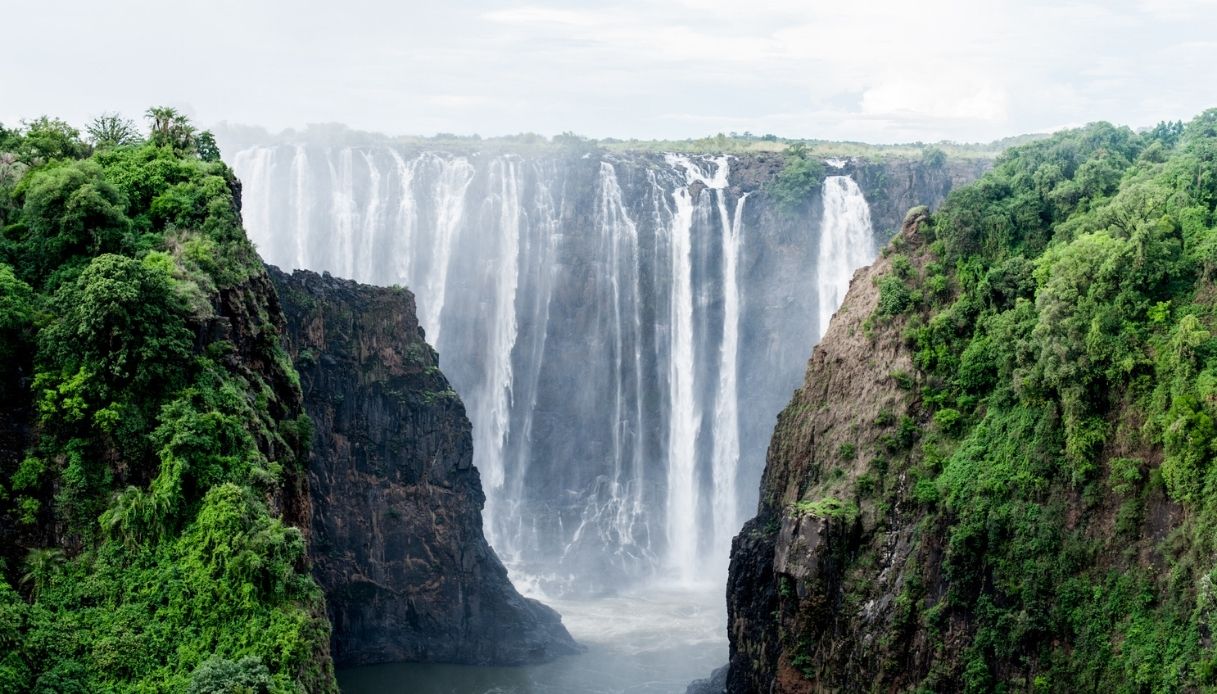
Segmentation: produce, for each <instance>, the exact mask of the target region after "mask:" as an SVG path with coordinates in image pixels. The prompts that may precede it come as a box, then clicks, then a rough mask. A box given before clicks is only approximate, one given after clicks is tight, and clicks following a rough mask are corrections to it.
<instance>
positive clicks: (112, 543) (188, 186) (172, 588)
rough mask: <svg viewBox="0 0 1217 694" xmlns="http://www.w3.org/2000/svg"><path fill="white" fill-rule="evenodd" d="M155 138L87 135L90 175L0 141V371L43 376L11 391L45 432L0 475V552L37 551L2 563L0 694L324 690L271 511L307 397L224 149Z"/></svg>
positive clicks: (156, 122) (176, 133)
mask: <svg viewBox="0 0 1217 694" xmlns="http://www.w3.org/2000/svg"><path fill="white" fill-rule="evenodd" d="M150 116H151V119H152V127H153V133H152V136H151V138H150V142H147V143H145V142H140V141H138V139H137V138H136V137H135V135H134V129H133V126H131V124H130V123H128V122H126V121H123V120H122V119H121V118H119V117H117V116H114V115H112V114H111V115H106V116H103V117H101V118H99V119H96V120H95V121H94V122H93V123H92V124H91V125H90V128H89V134H90V137H91V139H92V140H93V143H94V145H95V147H96V149H95V150H94V151H92V152H91V153H90V150H89V148H88V147H87V146H86V145H84V144H83V143H81V142H80V141H79V137H78V135H77V134H76V133H75V131H73V130H71V129H70V128H67V127H66V126H64V125H63V124H62V123H60V122H59V121H49V120H46V119H43V121H39V122H37V123H32V124H28V125H27V127H26V128H25V129H24V130H22V131H7V130H0V149H4V150H7V151H8V152H9V153H10V154H8V155H0V157H3V158H0V215H3V218H2V219H0V222H4V223H5V225H6V226H4V235H3V237H2V238H0V254H2V257H0V260H3V262H0V355H3V356H6V357H7V356H9V355H22V354H24V355H26V358H25V359H24V360H23V361H27V362H28V361H31V360H29V359H28V356H29V355H31V354H32V355H33V358H32V364H28V365H25V366H22V367H21V368H31V367H32V368H33V373H32V379H31V378H28V376H29V375H31V374H28V372H27V373H26V376H25V378H24V379H23V380H18V379H12V378H10V379H9V380H11V381H13V382H15V383H20V384H23V385H21V387H23V388H29V392H28V393H26V394H25V395H26V396H28V397H27V399H28V400H29V401H32V402H33V404H34V406H35V408H36V413H35V414H36V419H37V421H36V422H35V424H36V434H37V435H36V437H35V440H34V442H33V444H32V446H31V447H30V449H29V450H28V451H26V455H25V456H24V457H23V458H21V462H20V463H19V464H18V465H16V466H15V468H14V469H11V470H0V515H3V516H4V518H3V522H4V523H6V524H7V526H6V527H13V528H14V531H13V533H9V532H7V531H6V534H5V539H6V541H10V538H11V537H17V538H19V539H18V540H17V541H18V542H21V543H22V546H24V547H31V546H34V547H36V548H35V549H32V550H29V551H28V552H21V553H20V554H18V553H17V552H18V550H16V549H15V548H12V547H10V548H8V549H7V550H6V552H5V553H6V554H8V555H15V556H22V555H24V561H22V562H21V564H20V566H18V567H15V568H14V573H13V574H12V577H13V578H12V580H14V581H15V585H16V586H17V587H18V588H19V589H20V590H21V591H22V593H24V596H25V599H22V597H21V596H20V595H19V594H18V593H16V592H14V591H13V590H12V589H11V588H9V586H8V585H7V584H5V583H4V582H3V581H0V691H36V692H41V691H46V692H51V691H55V692H71V691H80V692H94V691H187V690H189V691H198V692H213V691H225V692H227V691H257V692H283V691H301V690H308V691H332V690H333V689H334V680H333V673H332V667H331V665H330V662H329V660H328V658H326V657H325V655H324V654H325V652H326V643H327V642H328V640H329V626H328V623H327V622H326V620H325V616H324V615H325V610H324V605H323V601H322V597H321V594H320V591H319V590H318V588H317V586H316V584H315V583H314V582H313V580H312V578H311V577H310V576H309V573H308V565H307V556H306V550H305V543H304V539H303V536H302V535H301V533H300V532H299V531H298V530H297V529H295V528H292V527H289V526H287V525H285V524H284V522H283V521H282V520H280V519H279V518H277V517H276V514H275V513H272V510H271V509H270V508H268V506H267V501H266V500H268V499H280V498H282V495H283V494H285V493H288V494H290V493H292V492H291V491H289V489H290V488H291V487H294V486H295V485H297V484H299V480H298V479H297V478H296V476H298V475H300V474H302V467H301V466H302V462H303V460H304V459H305V455H306V448H305V447H306V446H307V443H308V440H309V436H310V431H311V430H310V424H309V422H308V419H307V417H305V416H304V415H303V414H301V413H299V410H298V403H299V394H298V388H299V382H298V380H297V379H298V376H297V374H296V373H295V370H294V369H293V368H292V367H291V364H290V361H289V360H288V358H287V356H286V353H285V352H284V351H283V350H282V348H281V347H280V345H279V342H278V335H277V331H276V329H275V327H274V324H273V322H272V321H270V320H269V318H268V316H267V315H266V311H267V306H266V304H265V297H264V296H261V295H260V292H263V291H264V289H262V287H264V286H265V282H264V280H263V281H262V282H256V281H255V282H249V280H250V279H251V278H259V277H260V275H261V273H262V272H263V270H262V266H261V262H260V261H259V260H258V258H257V255H256V254H255V253H254V251H253V247H252V245H251V244H250V243H249V241H248V240H247V239H246V237H245V234H244V232H243V230H242V229H241V220H240V215H239V212H238V210H239V206H238V204H237V201H236V199H235V190H236V181H235V179H234V178H233V175H232V172H231V171H229V170H228V168H227V167H226V166H225V165H224V164H223V163H222V162H220V161H219V156H218V155H219V153H218V150H217V149H215V143H214V138H211V137H210V136H209V135H208V134H207V133H199V134H196V133H195V131H194V129H193V127H192V126H191V125H190V124H189V122H188V121H187V120H186V119H184V118H183V117H181V115H180V114H177V113H176V112H174V111H172V110H171V109H153V111H152V112H150ZM222 291H226V292H228V295H227V298H226V299H225V300H221V292H222ZM228 325H231V326H232V329H224V330H217V329H216V328H217V326H221V327H225V326H228ZM228 334H239V335H240V340H241V341H242V344H241V349H240V351H238V349H237V346H236V345H235V344H233V343H232V342H229V341H228V340H227V339H225V337H224V336H225V335H228ZM5 363H12V362H9V361H8V360H7V359H6V360H5ZM16 366H17V365H16V364H13V366H11V367H10V368H15V367H16ZM13 375H14V374H13V373H10V374H9V376H10V377H11V376H13ZM7 382H8V381H4V383H7ZM5 387H7V386H5ZM293 389H295V391H296V392H295V393H293V392H292V391H293ZM284 398H286V400H284ZM40 529H54V532H50V531H49V530H47V531H41V530H40ZM31 538H48V539H42V540H39V541H38V542H37V543H34V542H32V541H31ZM50 538H53V542H54V543H55V545H56V546H50V547H41V546H38V545H41V544H44V543H46V542H48V541H51V540H50Z"/></svg>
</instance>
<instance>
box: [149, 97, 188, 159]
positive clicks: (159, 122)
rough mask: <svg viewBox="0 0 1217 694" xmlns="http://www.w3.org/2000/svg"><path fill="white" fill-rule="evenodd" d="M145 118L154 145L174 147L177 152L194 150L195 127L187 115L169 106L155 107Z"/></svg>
mask: <svg viewBox="0 0 1217 694" xmlns="http://www.w3.org/2000/svg"><path fill="white" fill-rule="evenodd" d="M144 116H145V117H146V118H147V119H148V123H149V126H150V129H151V132H150V133H149V139H150V140H151V141H152V144H154V145H156V146H158V147H172V148H173V149H174V151H177V152H189V151H191V150H192V149H193V148H194V143H195V133H194V126H193V125H191V124H190V119H189V118H187V117H186V116H185V114H183V113H181V112H179V111H178V110H177V109H175V108H172V107H169V106H153V107H152V108H150V109H148V111H147V112H146V113H145V114H144Z"/></svg>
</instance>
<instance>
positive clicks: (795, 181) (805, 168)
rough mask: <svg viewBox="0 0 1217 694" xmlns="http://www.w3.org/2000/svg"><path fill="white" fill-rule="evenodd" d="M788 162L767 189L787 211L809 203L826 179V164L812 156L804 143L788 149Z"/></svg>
mask: <svg viewBox="0 0 1217 694" xmlns="http://www.w3.org/2000/svg"><path fill="white" fill-rule="evenodd" d="M785 154H786V164H785V166H784V167H783V168H782V171H781V172H780V173H779V174H778V175H777V176H775V177H774V179H773V180H772V181H771V182H770V183H769V185H768V187H767V188H766V190H767V191H768V193H769V195H771V196H773V199H774V200H776V201H777V203H778V205H779V207H780V208H781V209H783V210H786V211H787V212H790V211H793V210H795V209H798V208H799V207H801V206H803V205H805V204H807V202H808V201H809V200H810V199H811V194H812V193H813V192H815V191H816V190H818V189H819V187H820V184H821V183H822V182H823V181H824V164H823V162H821V161H820V160H819V159H816V158H814V157H812V156H811V155H810V154H808V152H807V148H806V147H803V146H802V145H792V146H791V147H790V148H789V149H787V150H786V153H785Z"/></svg>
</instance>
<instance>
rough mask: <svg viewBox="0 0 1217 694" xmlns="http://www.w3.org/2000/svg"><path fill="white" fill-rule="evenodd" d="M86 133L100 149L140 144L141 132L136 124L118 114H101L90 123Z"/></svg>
mask: <svg viewBox="0 0 1217 694" xmlns="http://www.w3.org/2000/svg"><path fill="white" fill-rule="evenodd" d="M85 131H86V132H87V133H88V134H89V139H90V140H92V142H93V146H94V147H96V148H98V149H105V148H107V147H122V146H125V145H134V144H136V143H138V142H139V131H138V130H137V129H136V127H135V123H133V122H132V121H130V120H128V119H126V118H123V117H122V116H120V115H118V114H117V113H103V114H101V115H100V116H98V117H96V118H94V119H93V120H91V121H89V125H88V126H87V127H86V128H85Z"/></svg>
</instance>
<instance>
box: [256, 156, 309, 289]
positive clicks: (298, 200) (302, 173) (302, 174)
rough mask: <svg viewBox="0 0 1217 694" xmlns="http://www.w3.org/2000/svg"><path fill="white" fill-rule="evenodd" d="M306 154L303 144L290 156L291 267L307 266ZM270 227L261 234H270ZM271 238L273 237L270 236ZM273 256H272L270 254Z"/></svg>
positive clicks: (307, 203)
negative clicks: (292, 247) (292, 213)
mask: <svg viewBox="0 0 1217 694" xmlns="http://www.w3.org/2000/svg"><path fill="white" fill-rule="evenodd" d="M308 173H309V168H308V154H307V153H306V152H305V149H304V146H303V145H299V146H297V147H296V152H295V156H293V157H292V182H293V183H294V184H295V185H294V186H293V190H292V192H293V193H294V195H293V197H292V208H293V209H294V210H295V211H296V214H295V222H296V224H295V228H294V229H292V233H291V236H293V237H295V241H296V243H295V250H296V252H295V263H294V264H293V265H292V267H298V268H307V267H309V264H308V257H307V256H306V255H305V243H307V242H308V240H309V238H310V236H311V234H310V233H309V232H310V231H311V230H310V228H309V224H308V220H309V212H310V209H311V207H312V205H313V199H312V196H311V195H310V194H309V191H308ZM270 233H271V232H270V229H265V230H263V231H262V234H263V235H268V236H269V235H270ZM272 238H273V237H272ZM272 257H273V256H272Z"/></svg>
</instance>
